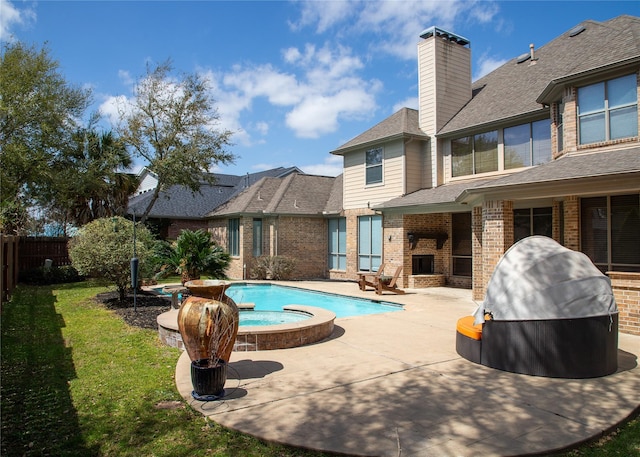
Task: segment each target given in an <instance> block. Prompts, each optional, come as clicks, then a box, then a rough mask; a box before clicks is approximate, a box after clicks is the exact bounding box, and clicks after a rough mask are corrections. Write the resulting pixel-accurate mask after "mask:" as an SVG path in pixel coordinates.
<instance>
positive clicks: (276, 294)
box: [226, 283, 402, 317]
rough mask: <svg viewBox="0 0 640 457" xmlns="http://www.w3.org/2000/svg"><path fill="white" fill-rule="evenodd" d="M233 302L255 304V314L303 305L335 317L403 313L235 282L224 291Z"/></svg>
mask: <svg viewBox="0 0 640 457" xmlns="http://www.w3.org/2000/svg"><path fill="white" fill-rule="evenodd" d="M226 294H227V295H228V296H229V297H231V298H232V299H233V300H234V301H235V302H236V303H255V310H256V311H282V307H283V306H285V305H293V304H295V305H306V306H315V307H318V308H324V309H326V310H329V311H332V312H334V313H335V314H336V317H353V316H365V315H368V314H379V313H389V312H394V311H402V306H400V305H397V304H395V303H390V302H382V301H374V300H368V299H364V298H355V297H347V296H345V295H336V294H329V293H325V292H315V291H311V290H305V289H299V288H296V287H289V286H280V285H275V284H250V283H234V284H232V285H231V287H229V288H228V289H227V291H226Z"/></svg>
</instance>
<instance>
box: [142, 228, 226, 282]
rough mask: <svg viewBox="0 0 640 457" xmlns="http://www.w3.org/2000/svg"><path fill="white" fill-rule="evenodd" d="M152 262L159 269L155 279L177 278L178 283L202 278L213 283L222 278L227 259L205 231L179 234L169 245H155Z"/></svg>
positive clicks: (224, 253)
mask: <svg viewBox="0 0 640 457" xmlns="http://www.w3.org/2000/svg"><path fill="white" fill-rule="evenodd" d="M153 262H154V263H155V264H158V265H160V268H159V269H158V271H159V273H158V275H157V276H158V277H165V276H168V275H171V274H176V273H177V274H179V275H180V276H181V280H182V283H183V284H184V283H185V282H187V281H190V280H192V279H200V276H201V275H203V274H206V275H208V276H210V277H211V278H214V279H224V278H226V270H227V268H229V263H231V257H230V256H229V254H228V253H227V252H225V250H224V249H223V248H222V247H221V246H219V245H218V244H217V243H216V242H215V241H213V240H212V239H211V234H210V233H209V232H207V231H205V230H196V231H191V230H183V231H182V232H180V235H179V236H178V238H177V239H176V241H175V242H174V243H172V244H169V243H166V242H164V243H162V244H158V245H157V246H156V248H155V250H154V258H153Z"/></svg>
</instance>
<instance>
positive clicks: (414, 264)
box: [411, 254, 435, 275]
mask: <svg viewBox="0 0 640 457" xmlns="http://www.w3.org/2000/svg"><path fill="white" fill-rule="evenodd" d="M433 273H435V271H434V255H433V254H421V255H413V256H411V274H413V275H432V274H433Z"/></svg>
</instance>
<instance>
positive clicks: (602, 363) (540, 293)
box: [474, 236, 618, 378]
mask: <svg viewBox="0 0 640 457" xmlns="http://www.w3.org/2000/svg"><path fill="white" fill-rule="evenodd" d="M474 316H475V323H476V324H481V323H483V324H484V325H483V326H482V344H481V350H480V363H481V364H482V365H486V366H488V367H492V368H497V369H500V370H505V371H510V372H515V373H523V374H530V375H537V376H549V377H560V378H591V377H597V376H604V375H608V374H611V373H613V372H615V371H616V370H617V367H618V354H617V352H618V309H617V306H616V302H615V299H614V296H613V292H612V290H611V282H610V280H609V278H608V277H607V276H605V275H604V274H602V273H601V272H600V270H598V269H597V268H596V267H595V265H593V263H592V262H591V260H589V258H588V257H587V256H586V255H584V254H583V253H581V252H576V251H572V250H571V249H568V248H565V247H564V246H562V245H560V244H558V243H557V242H556V241H554V240H552V239H551V238H548V237H544V236H532V237H528V238H524V239H523V240H521V241H519V242H517V243H516V244H514V245H513V246H512V247H511V248H510V249H509V250H508V251H507V252H506V253H505V254H504V255H503V257H502V258H501V259H500V261H499V262H498V264H497V265H496V268H495V270H494V272H493V275H492V277H491V279H490V281H489V284H488V285H487V291H486V295H485V300H484V302H483V303H482V304H481V305H480V306H479V307H478V309H477V310H476V312H475V313H474Z"/></svg>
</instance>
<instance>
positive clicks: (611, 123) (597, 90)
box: [578, 74, 638, 144]
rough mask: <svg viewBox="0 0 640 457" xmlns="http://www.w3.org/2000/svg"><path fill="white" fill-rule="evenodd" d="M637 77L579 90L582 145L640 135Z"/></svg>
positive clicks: (600, 83)
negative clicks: (639, 133)
mask: <svg viewBox="0 0 640 457" xmlns="http://www.w3.org/2000/svg"><path fill="white" fill-rule="evenodd" d="M637 86H638V83H637V77H636V75H635V74H630V75H627V76H622V77H621V78H615V79H610V80H608V81H603V82H599V83H596V84H591V85H589V86H584V87H579V88H578V129H579V141H580V144H590V143H598V142H602V141H610V140H617V139H620V138H629V137H634V136H637V135H638V90H637Z"/></svg>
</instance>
